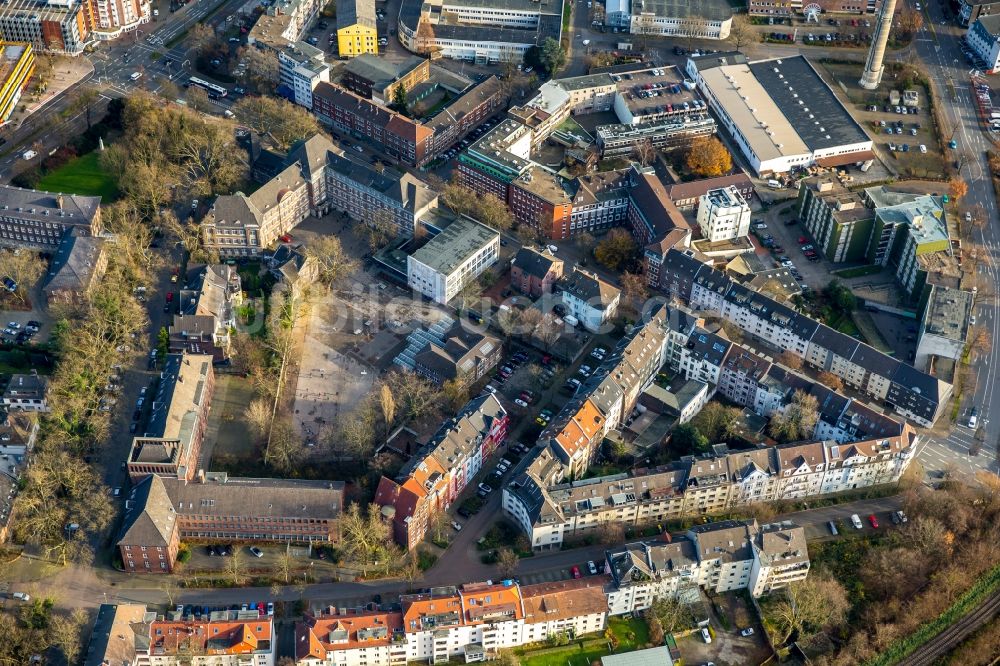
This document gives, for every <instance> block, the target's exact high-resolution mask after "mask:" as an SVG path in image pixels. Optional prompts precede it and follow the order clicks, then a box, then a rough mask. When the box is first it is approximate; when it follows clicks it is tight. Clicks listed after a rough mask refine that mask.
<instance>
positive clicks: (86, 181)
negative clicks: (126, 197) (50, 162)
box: [37, 150, 118, 203]
mask: <svg viewBox="0 0 1000 666" xmlns="http://www.w3.org/2000/svg"><path fill="white" fill-rule="evenodd" d="M37 187H38V189H40V190H44V191H46V192H65V193H67V194H82V195H87V196H99V197H101V198H102V199H103V202H104V203H107V202H108V201H111V200H114V199H116V198H118V187H117V186H116V185H115V181H114V179H113V178H112V177H111V175H110V174H108V173H107V172H106V171H105V170H104V169H103V168H102V167H101V161H100V153H99V152H98V151H96V150H95V151H91V152H89V153H87V154H86V155H82V156H81V157H77V158H74V159H72V160H70V161H69V162H67V163H66V164H64V165H62V166H61V167H59V168H58V169H54V170H53V171H51V172H49V173H47V174H45V176H43V177H42V179H41V180H39V181H38V186H37Z"/></svg>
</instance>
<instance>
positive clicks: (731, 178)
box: [665, 171, 755, 210]
mask: <svg viewBox="0 0 1000 666" xmlns="http://www.w3.org/2000/svg"><path fill="white" fill-rule="evenodd" d="M729 187H735V188H736V190H737V191H738V192H739V193H740V196H742V197H743V199H744V200H745V201H746V202H747V203H749V202H751V201H753V197H754V194H755V192H754V187H753V181H752V180H750V176H748V175H747V174H746V172H744V171H740V172H739V173H734V174H730V175H728V176H716V177H715V178H702V179H700V180H692V181H689V182H686V183H671V184H669V185H666V186H665V189H666V193H667V197H669V198H670V200H671V201H673V202H674V205H675V206H677V208H678V210H697V208H698V204H699V203H700V202H701V197H702V195H703V194H706V193H707V192H708V191H709V190H719V189H727V188H729Z"/></svg>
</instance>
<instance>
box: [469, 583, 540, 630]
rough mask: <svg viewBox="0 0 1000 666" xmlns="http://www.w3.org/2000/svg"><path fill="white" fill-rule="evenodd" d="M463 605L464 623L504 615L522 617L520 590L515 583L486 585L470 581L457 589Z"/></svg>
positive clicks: (514, 617)
mask: <svg viewBox="0 0 1000 666" xmlns="http://www.w3.org/2000/svg"><path fill="white" fill-rule="evenodd" d="M458 594H459V597H460V598H461V600H462V606H463V607H464V615H465V620H466V623H472V624H474V623H477V622H482V621H483V620H485V619H495V618H497V617H505V618H506V619H510V620H520V619H521V618H522V617H524V608H523V607H522V605H521V591H520V589H519V588H518V587H517V585H487V584H484V583H470V584H466V585H463V586H462V587H461V589H459V591H458Z"/></svg>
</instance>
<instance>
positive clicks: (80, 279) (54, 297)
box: [42, 228, 108, 305]
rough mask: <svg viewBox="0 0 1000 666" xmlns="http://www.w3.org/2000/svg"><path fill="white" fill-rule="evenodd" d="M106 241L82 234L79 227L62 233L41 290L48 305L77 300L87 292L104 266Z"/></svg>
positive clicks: (102, 271) (106, 258)
mask: <svg viewBox="0 0 1000 666" xmlns="http://www.w3.org/2000/svg"><path fill="white" fill-rule="evenodd" d="M106 242H107V241H106V240H105V239H104V238H99V237H96V236H87V235H84V234H83V233H82V232H81V231H80V230H79V228H76V229H73V230H71V231H70V232H69V233H67V234H66V235H65V236H64V237H63V241H62V243H60V245H59V249H58V250H57V251H56V254H55V256H53V257H52V261H51V263H50V264H49V276H48V282H46V283H45V287H44V288H43V290H42V291H43V293H44V294H45V300H46V301H47V302H48V304H49V305H52V304H54V303H79V302H80V301H81V300H82V299H83V298H84V297H85V296H86V295H87V294H89V293H90V289H91V287H93V285H94V283H95V282H97V281H99V280H100V279H101V278H102V277H103V276H104V271H105V270H106V269H107V267H108V253H107V247H106V246H105V243H106Z"/></svg>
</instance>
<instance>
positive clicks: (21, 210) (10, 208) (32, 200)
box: [0, 185, 101, 224]
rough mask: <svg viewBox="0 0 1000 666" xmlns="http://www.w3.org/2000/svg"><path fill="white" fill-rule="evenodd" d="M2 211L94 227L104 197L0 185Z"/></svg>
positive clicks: (41, 219)
mask: <svg viewBox="0 0 1000 666" xmlns="http://www.w3.org/2000/svg"><path fill="white" fill-rule="evenodd" d="M0 208H2V209H3V210H4V211H5V212H4V213H3V214H4V215H16V217H18V218H21V219H31V220H38V221H40V222H42V221H44V222H59V223H61V224H74V223H75V224H84V223H85V224H90V223H92V222H93V220H94V218H95V217H96V216H97V213H98V211H99V210H100V208H101V197H86V196H82V195H79V194H58V193H53V192H42V191H41V190H25V189H21V188H20V187H14V186H12V185H0Z"/></svg>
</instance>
